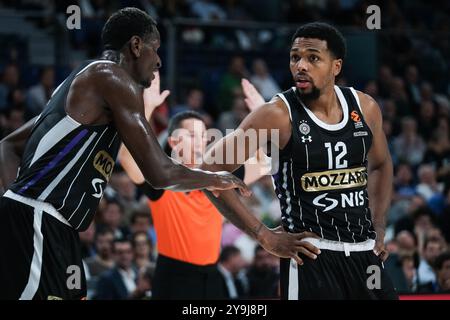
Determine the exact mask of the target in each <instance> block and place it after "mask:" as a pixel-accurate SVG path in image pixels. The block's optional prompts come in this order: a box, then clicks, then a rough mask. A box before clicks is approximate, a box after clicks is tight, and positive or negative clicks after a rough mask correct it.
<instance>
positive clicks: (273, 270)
mask: <svg viewBox="0 0 450 320" xmlns="http://www.w3.org/2000/svg"><path fill="white" fill-rule="evenodd" d="M275 260H277V261H279V259H278V258H277V257H274V256H272V255H271V254H270V253H269V252H267V251H266V250H264V248H262V247H261V246H257V247H256V248H255V256H254V259H253V264H252V266H251V267H250V269H249V270H248V272H247V279H248V286H249V292H248V298H250V299H258V298H259V299H261V298H265V299H268V298H276V297H277V295H278V282H279V274H278V271H277V267H278V265H277V264H276V263H274V261H275Z"/></svg>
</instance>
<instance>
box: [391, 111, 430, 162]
mask: <svg viewBox="0 0 450 320" xmlns="http://www.w3.org/2000/svg"><path fill="white" fill-rule="evenodd" d="M425 148H426V145H425V143H424V141H423V139H422V137H420V136H419V135H418V134H417V123H416V120H414V118H411V117H405V118H403V120H402V132H401V133H400V135H399V136H398V137H397V138H395V139H394V150H395V154H396V156H397V157H398V159H399V160H402V161H405V162H408V163H409V164H411V165H413V166H416V165H418V164H420V162H421V161H422V158H423V155H424V153H425Z"/></svg>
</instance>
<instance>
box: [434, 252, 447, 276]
mask: <svg viewBox="0 0 450 320" xmlns="http://www.w3.org/2000/svg"><path fill="white" fill-rule="evenodd" d="M447 260H450V251H445V252H443V253H441V254H440V255H438V256H437V257H436V260H434V269H435V270H436V271H439V270H441V269H442V266H443V265H444V263H445V262H446V261H447Z"/></svg>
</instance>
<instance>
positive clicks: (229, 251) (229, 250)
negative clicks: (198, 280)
mask: <svg viewBox="0 0 450 320" xmlns="http://www.w3.org/2000/svg"><path fill="white" fill-rule="evenodd" d="M240 253H241V250H239V249H238V248H236V247H235V246H231V245H230V246H225V247H223V248H222V252H220V257H219V261H220V262H225V261H228V259H230V258H231V257H233V256H235V255H238V254H240Z"/></svg>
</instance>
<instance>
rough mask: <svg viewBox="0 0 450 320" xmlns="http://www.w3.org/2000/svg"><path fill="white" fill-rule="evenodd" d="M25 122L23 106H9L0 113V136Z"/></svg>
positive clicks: (5, 134)
mask: <svg viewBox="0 0 450 320" xmlns="http://www.w3.org/2000/svg"><path fill="white" fill-rule="evenodd" d="M23 124H25V110H24V109H23V108H10V109H6V110H3V112H1V113H0V134H1V138H3V137H5V136H7V135H8V134H10V133H11V132H13V131H15V130H16V129H18V128H20V127H21V126H22V125H23Z"/></svg>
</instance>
